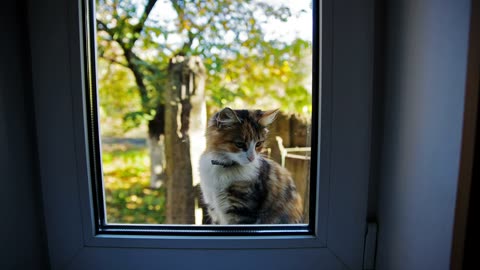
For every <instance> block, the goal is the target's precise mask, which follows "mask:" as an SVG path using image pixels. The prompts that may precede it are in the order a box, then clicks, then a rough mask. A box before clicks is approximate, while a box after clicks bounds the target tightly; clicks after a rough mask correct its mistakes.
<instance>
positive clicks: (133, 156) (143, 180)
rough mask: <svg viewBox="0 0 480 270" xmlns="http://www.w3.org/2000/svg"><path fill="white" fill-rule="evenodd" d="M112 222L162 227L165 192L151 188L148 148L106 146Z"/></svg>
mask: <svg viewBox="0 0 480 270" xmlns="http://www.w3.org/2000/svg"><path fill="white" fill-rule="evenodd" d="M102 164H103V172H104V184H105V197H106V205H107V222H108V223H148V224H162V223H163V222H164V221H165V211H164V209H165V207H164V205H165V191H164V189H162V188H160V189H151V188H150V160H149V156H148V150H147V149H146V148H138V147H131V146H125V145H112V146H105V147H103V152H102Z"/></svg>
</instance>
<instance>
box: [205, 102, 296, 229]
mask: <svg viewBox="0 0 480 270" xmlns="http://www.w3.org/2000/svg"><path fill="white" fill-rule="evenodd" d="M277 113H278V110H270V111H260V110H232V109H230V108H224V109H223V110H221V111H220V112H218V113H216V114H215V115H214V116H213V117H212V118H211V119H210V121H209V123H208V128H207V133H206V138H207V147H206V150H205V151H204V152H203V154H202V156H201V158H200V186H201V190H202V194H203V199H204V202H205V203H206V204H207V205H208V214H209V216H210V218H211V221H212V223H214V224H222V225H225V224H287V223H301V222H302V213H303V209H302V208H303V204H302V199H301V197H300V195H299V194H298V193H297V191H296V188H295V184H294V182H293V179H292V177H291V176H290V173H289V172H288V171H287V170H286V169H285V168H283V167H281V166H280V165H279V164H277V163H275V162H274V161H272V160H270V159H267V158H265V157H263V156H262V155H261V154H260V152H261V151H262V148H263V147H264V142H265V140H266V136H267V133H268V130H267V126H269V125H270V124H271V123H272V122H273V121H274V119H275V117H276V115H277Z"/></svg>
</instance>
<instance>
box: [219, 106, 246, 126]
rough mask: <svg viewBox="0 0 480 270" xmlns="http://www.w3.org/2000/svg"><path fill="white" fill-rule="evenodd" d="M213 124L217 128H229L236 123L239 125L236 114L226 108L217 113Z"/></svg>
mask: <svg viewBox="0 0 480 270" xmlns="http://www.w3.org/2000/svg"><path fill="white" fill-rule="evenodd" d="M215 122H216V124H217V127H221V126H227V127H228V126H231V125H233V124H236V123H241V120H240V118H238V116H237V114H236V113H235V112H234V111H233V110H232V109H230V108H228V107H226V108H224V109H223V110H221V111H220V112H218V114H217V116H216V118H215Z"/></svg>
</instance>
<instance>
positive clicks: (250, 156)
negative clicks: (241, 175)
mask: <svg viewBox="0 0 480 270" xmlns="http://www.w3.org/2000/svg"><path fill="white" fill-rule="evenodd" d="M247 158H248V161H250V162H252V161H253V160H254V159H255V156H254V155H249V156H248V157H247Z"/></svg>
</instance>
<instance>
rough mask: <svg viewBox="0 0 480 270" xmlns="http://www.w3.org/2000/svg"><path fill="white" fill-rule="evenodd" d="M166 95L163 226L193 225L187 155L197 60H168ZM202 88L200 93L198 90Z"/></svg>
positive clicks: (201, 75) (200, 81)
mask: <svg viewBox="0 0 480 270" xmlns="http://www.w3.org/2000/svg"><path fill="white" fill-rule="evenodd" d="M168 72H169V86H168V88H167V91H166V92H165V157H166V175H167V178H168V180H167V185H166V186H167V187H166V191H167V204H166V223H168V224H194V223H195V214H194V207H195V203H194V190H193V180H192V179H193V178H192V164H191V154H190V147H191V146H190V134H189V131H190V123H191V121H192V119H191V112H192V103H191V100H192V97H193V96H194V95H196V94H197V92H201V93H202V94H203V91H204V89H203V87H204V82H205V68H204V66H203V64H202V61H201V59H200V57H197V56H193V57H190V58H187V57H184V56H181V55H178V56H175V57H173V58H172V59H171V60H170V65H169V71H168ZM199 88H201V89H199Z"/></svg>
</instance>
